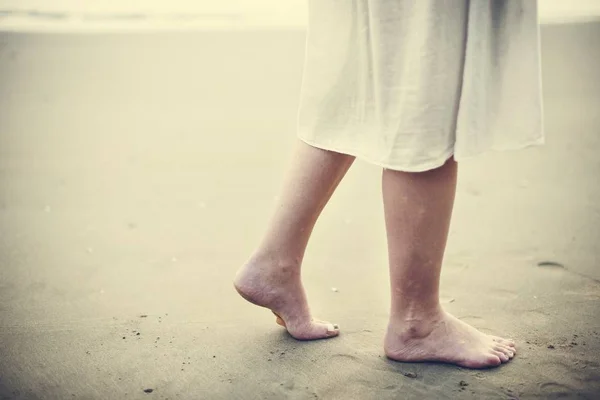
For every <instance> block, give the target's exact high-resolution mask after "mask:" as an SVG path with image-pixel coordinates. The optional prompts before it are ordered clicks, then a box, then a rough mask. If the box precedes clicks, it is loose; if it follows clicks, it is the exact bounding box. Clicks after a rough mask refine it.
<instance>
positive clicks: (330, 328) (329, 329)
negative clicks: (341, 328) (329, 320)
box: [327, 324, 338, 332]
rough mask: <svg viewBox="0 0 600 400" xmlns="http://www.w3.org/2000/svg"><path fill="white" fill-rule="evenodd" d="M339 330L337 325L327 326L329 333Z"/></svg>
mask: <svg viewBox="0 0 600 400" xmlns="http://www.w3.org/2000/svg"><path fill="white" fill-rule="evenodd" d="M336 329H338V326H337V324H336V325H334V324H327V332H335V331H336Z"/></svg>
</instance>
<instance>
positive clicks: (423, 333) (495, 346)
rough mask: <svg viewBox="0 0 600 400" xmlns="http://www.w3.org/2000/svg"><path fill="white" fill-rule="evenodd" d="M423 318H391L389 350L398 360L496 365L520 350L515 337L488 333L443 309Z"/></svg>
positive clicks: (389, 355)
mask: <svg viewBox="0 0 600 400" xmlns="http://www.w3.org/2000/svg"><path fill="white" fill-rule="evenodd" d="M436 314H437V315H436V316H435V317H433V318H428V319H427V320H420V321H410V322H405V321H391V322H390V324H389V326H388V331H387V334H386V337H385V344H384V348H385V354H386V355H387V357H388V358H391V359H392V360H396V361H406V362H418V361H438V362H446V363H451V364H456V365H460V366H462V367H467V368H487V367H494V366H498V365H500V364H502V363H503V362H508V361H509V360H510V359H511V358H513V357H514V355H515V353H516V349H515V344H514V342H513V341H511V340H507V339H503V338H500V337H497V336H491V335H487V334H485V333H483V332H480V331H478V330H477V329H475V328H473V327H472V326H470V325H468V324H466V323H464V322H462V321H461V320H459V319H458V318H456V317H454V316H452V315H450V314H448V313H446V312H445V311H443V310H440V312H438V313H436Z"/></svg>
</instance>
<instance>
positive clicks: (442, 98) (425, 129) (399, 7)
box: [298, 0, 544, 172]
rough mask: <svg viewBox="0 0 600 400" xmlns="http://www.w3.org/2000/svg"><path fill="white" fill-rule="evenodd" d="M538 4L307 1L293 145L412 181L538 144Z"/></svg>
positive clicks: (525, 0) (512, 0) (513, 0)
mask: <svg viewBox="0 0 600 400" xmlns="http://www.w3.org/2000/svg"><path fill="white" fill-rule="evenodd" d="M542 120H543V113H542V96H541V68H540V40H539V24H538V15H537V0H309V24H308V34H307V40H306V58H305V65H304V74H303V80H302V88H301V96H300V107H299V112H298V137H299V138H300V139H301V140H303V141H304V142H306V143H308V144H310V145H312V146H314V147H318V148H321V149H325V150H331V151H336V152H340V153H345V154H350V155H353V156H356V157H357V158H359V159H363V160H365V161H368V162H371V163H373V164H377V165H379V166H382V167H384V168H388V169H393V170H400V171H407V172H419V171H425V170H429V169H432V168H436V167H439V166H441V165H443V164H444V163H445V161H446V160H448V159H449V158H450V157H452V156H454V158H455V159H456V160H457V161H460V160H461V159H464V158H466V157H471V156H475V155H478V154H481V153H484V152H487V151H490V150H508V149H520V148H524V147H527V146H530V145H537V144H542V143H543V142H544V134H543V124H542Z"/></svg>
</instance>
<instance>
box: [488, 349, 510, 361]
mask: <svg viewBox="0 0 600 400" xmlns="http://www.w3.org/2000/svg"><path fill="white" fill-rule="evenodd" d="M492 354H493V355H495V356H496V357H498V358H499V359H500V360H502V362H507V361H508V360H510V358H509V357H508V356H507V355H506V354H504V353H503V352H501V351H497V350H492Z"/></svg>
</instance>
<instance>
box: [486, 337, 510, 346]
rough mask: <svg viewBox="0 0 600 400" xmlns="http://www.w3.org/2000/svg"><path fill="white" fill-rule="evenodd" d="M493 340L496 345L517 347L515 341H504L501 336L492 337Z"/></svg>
mask: <svg viewBox="0 0 600 400" xmlns="http://www.w3.org/2000/svg"><path fill="white" fill-rule="evenodd" d="M492 339H494V342H496V343H501V344H503V345H506V346H509V347H515V342H514V340H511V339H504V338H501V337H499V336H492Z"/></svg>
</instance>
